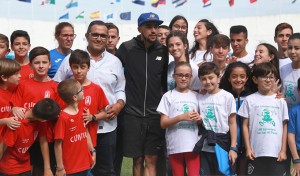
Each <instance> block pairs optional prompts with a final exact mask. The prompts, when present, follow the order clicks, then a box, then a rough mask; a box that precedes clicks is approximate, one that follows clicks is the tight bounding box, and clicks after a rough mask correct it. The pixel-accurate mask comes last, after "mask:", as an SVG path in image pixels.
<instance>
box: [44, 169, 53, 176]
mask: <svg viewBox="0 0 300 176" xmlns="http://www.w3.org/2000/svg"><path fill="white" fill-rule="evenodd" d="M44 176H53V173H52V171H51V169H50V168H45V169H44Z"/></svg>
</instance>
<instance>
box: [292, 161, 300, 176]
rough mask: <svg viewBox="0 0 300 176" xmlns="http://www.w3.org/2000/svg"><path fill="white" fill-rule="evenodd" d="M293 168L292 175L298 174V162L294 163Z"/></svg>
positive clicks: (299, 175) (299, 172) (296, 175)
mask: <svg viewBox="0 0 300 176" xmlns="http://www.w3.org/2000/svg"><path fill="white" fill-rule="evenodd" d="M293 168H294V170H293V171H292V175H295V176H300V163H294V164H293Z"/></svg>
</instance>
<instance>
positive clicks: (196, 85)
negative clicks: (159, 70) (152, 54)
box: [167, 61, 202, 90]
mask: <svg viewBox="0 0 300 176" xmlns="http://www.w3.org/2000/svg"><path fill="white" fill-rule="evenodd" d="M190 65H191V67H192V74H193V77H192V81H191V83H190V89H191V90H201V89H202V86H201V83H200V79H199V77H198V69H199V67H198V66H197V65H196V64H195V63H193V62H192V61H190ZM174 69H175V61H173V62H171V63H170V64H169V65H168V78H167V82H168V90H172V89H174V88H175V80H174V78H173V74H174Z"/></svg>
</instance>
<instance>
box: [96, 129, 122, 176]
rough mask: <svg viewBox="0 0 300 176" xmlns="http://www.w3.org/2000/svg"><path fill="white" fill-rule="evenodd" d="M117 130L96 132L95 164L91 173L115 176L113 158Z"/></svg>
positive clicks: (100, 175) (101, 175)
mask: <svg viewBox="0 0 300 176" xmlns="http://www.w3.org/2000/svg"><path fill="white" fill-rule="evenodd" d="M116 138H117V130H114V131H112V132H109V133H102V134H97V146H96V165H95V167H94V168H93V170H92V173H93V175H95V176H96V175H97V176H98V175H99V176H115V175H116V174H115V168H114V159H115V155H116Z"/></svg>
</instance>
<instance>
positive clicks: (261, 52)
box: [254, 45, 274, 64]
mask: <svg viewBox="0 0 300 176" xmlns="http://www.w3.org/2000/svg"><path fill="white" fill-rule="evenodd" d="M272 59H274V55H271V54H270V53H269V50H268V48H267V47H266V46H264V45H258V46H257V48H256V50H255V56H254V63H255V64H260V63H263V62H270V61H271V60H272Z"/></svg>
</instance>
